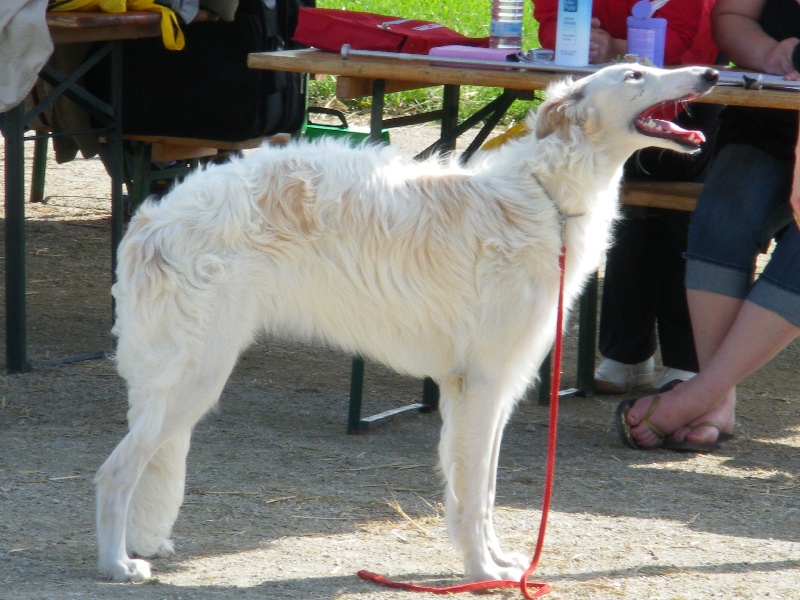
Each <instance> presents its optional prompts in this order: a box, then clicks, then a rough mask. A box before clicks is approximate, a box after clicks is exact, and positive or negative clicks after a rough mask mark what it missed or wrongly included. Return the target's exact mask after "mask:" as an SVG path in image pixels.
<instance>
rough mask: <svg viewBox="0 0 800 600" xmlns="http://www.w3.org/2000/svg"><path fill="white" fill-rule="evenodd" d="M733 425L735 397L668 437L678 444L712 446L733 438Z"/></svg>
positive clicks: (679, 428) (734, 419) (734, 421)
mask: <svg viewBox="0 0 800 600" xmlns="http://www.w3.org/2000/svg"><path fill="white" fill-rule="evenodd" d="M735 423H736V400H735V397H731V398H726V399H725V400H724V401H723V402H722V403H721V404H718V405H717V406H715V407H714V408H712V409H711V410H710V411H708V412H706V413H704V414H702V415H700V416H699V417H697V418H696V419H694V420H692V421H690V422H689V423H687V424H686V425H683V426H681V427H678V429H676V430H675V431H674V432H673V433H672V435H670V436H669V437H670V439H671V440H674V441H678V442H684V441H685V442H691V443H693V444H709V445H713V444H716V443H717V442H721V441H725V440H726V439H730V438H731V437H733V428H734V425H735Z"/></svg>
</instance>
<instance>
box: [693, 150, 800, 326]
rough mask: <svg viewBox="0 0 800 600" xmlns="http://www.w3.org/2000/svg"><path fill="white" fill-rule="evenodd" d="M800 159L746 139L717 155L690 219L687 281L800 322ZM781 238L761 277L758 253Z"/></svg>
mask: <svg viewBox="0 0 800 600" xmlns="http://www.w3.org/2000/svg"><path fill="white" fill-rule="evenodd" d="M792 168H793V163H792V161H791V160H781V159H778V158H776V157H774V156H772V155H770V154H767V153H766V152H763V151H761V150H759V149H757V148H754V147H752V146H749V145H745V144H731V145H729V146H725V147H724V148H723V149H722V150H721V151H720V153H719V155H718V156H717V157H716V158H715V159H714V163H713V165H712V168H711V171H710V172H709V174H708V178H707V179H706V182H705V184H704V185H703V191H702V193H701V194H700V197H699V198H698V200H697V208H696V209H695V211H694V213H693V214H692V220H691V224H690V227H689V245H688V247H687V251H686V254H685V256H686V260H687V263H686V288H687V289H693V290H702V291H708V292H714V293H717V294H722V295H724V296H729V297H732V298H741V299H747V300H749V301H751V302H753V303H755V304H757V305H759V306H761V307H763V308H766V309H768V310H771V311H773V312H776V313H778V314H779V315H780V316H782V317H783V318H785V319H786V320H788V321H789V322H791V323H792V324H794V325H797V326H800V231H798V228H797V226H796V225H795V224H794V222H793V220H792V210H791V206H790V204H789V194H790V192H791V181H792ZM773 238H775V240H776V244H775V247H774V249H773V250H772V255H771V257H770V259H769V262H768V263H767V266H766V267H765V268H764V270H763V272H762V273H761V274H760V275H759V277H758V278H757V279H756V277H755V264H756V258H757V256H758V254H760V253H763V252H765V251H766V250H767V249H768V248H769V244H770V241H771V240H772V239H773Z"/></svg>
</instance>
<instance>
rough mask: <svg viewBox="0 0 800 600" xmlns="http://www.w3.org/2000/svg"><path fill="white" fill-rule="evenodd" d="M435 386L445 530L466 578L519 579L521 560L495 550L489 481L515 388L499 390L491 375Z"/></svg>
mask: <svg viewBox="0 0 800 600" xmlns="http://www.w3.org/2000/svg"><path fill="white" fill-rule="evenodd" d="M440 389H441V402H440V408H441V412H442V420H443V426H442V436H441V440H440V443H439V457H440V460H441V466H442V470H443V471H444V476H445V479H446V481H447V487H446V491H445V522H446V524H447V530H448V533H449V534H450V536H451V537H452V539H453V541H454V542H455V544H456V546H458V548H459V549H460V550H461V551H462V552H463V553H464V563H465V571H466V576H467V578H469V579H471V580H484V579H513V580H518V579H519V578H520V577H521V576H522V573H523V571H524V565H522V564H521V562H523V561H520V560H518V559H517V557H512V556H508V557H506V556H505V555H503V554H502V553H501V552H500V550H499V548H498V543H497V538H496V535H495V533H494V527H493V525H492V509H493V506H494V482H493V480H492V479H493V478H494V477H495V476H496V473H497V457H498V452H499V447H500V441H501V438H502V431H503V428H504V426H505V424H506V421H507V420H508V417H509V415H510V413H511V409H512V408H513V405H514V400H515V398H514V391H513V390H504V389H503V387H502V386H501V385H499V384H498V382H497V381H496V380H495V379H494V378H491V377H483V378H481V377H475V376H471V375H470V376H467V377H460V376H455V377H451V378H449V379H448V380H446V381H444V382H441V383H440ZM496 558H497V559H501V560H496Z"/></svg>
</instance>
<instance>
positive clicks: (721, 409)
mask: <svg viewBox="0 0 800 600" xmlns="http://www.w3.org/2000/svg"><path fill="white" fill-rule="evenodd" d="M736 305H738V307H739V308H738V310H736V309H735V307H736ZM690 310H691V311H692V321H693V323H694V322H695V320H696V319H698V320H699V321H700V322H699V323H698V330H697V331H698V334H697V339H696V346H697V353H698V359H699V361H700V373H699V374H698V375H697V376H696V377H694V378H692V379H690V380H689V381H687V382H685V383H683V384H680V385H678V386H677V387H676V388H674V389H673V390H671V391H670V392H667V393H665V394H663V396H662V397H663V401H662V403H661V405H660V406H659V409H658V410H657V411H656V414H654V415H653V416H652V417H650V422H651V423H653V424H654V425H656V426H657V427H658V428H660V429H661V430H662V431H664V432H665V433H668V434H671V436H670V437H671V438H673V439H677V440H683V439H686V440H689V441H692V442H703V443H708V442H713V441H715V440H716V438H717V435H718V432H717V430H716V429H715V428H713V427H697V428H696V429H695V430H692V429H691V427H693V426H696V425H697V424H698V423H702V422H703V421H711V422H714V423H715V424H716V425H717V426H718V427H719V428H720V430H721V431H723V432H728V433H729V432H732V430H733V424H734V419H735V406H736V384H737V383H738V382H739V381H741V380H742V379H744V378H745V377H747V376H748V375H750V374H751V373H753V372H754V371H756V370H757V369H758V368H760V367H761V366H763V365H764V364H766V363H767V362H769V360H771V359H772V358H773V357H774V356H775V355H776V354H777V353H778V352H780V350H782V349H783V348H784V347H786V345H787V344H788V343H789V342H791V341H792V340H793V339H794V338H795V337H797V335H798V334H800V328H798V327H796V326H794V325H792V324H791V323H790V322H789V321H787V320H786V319H784V318H783V317H781V316H780V315H778V314H777V313H775V312H773V311H770V310H767V309H764V308H762V307H760V306H757V305H755V304H753V303H752V302H748V301H744V302H742V301H740V300H736V299H733V298H727V297H725V296H719V295H718V294H710V293H708V292H697V291H693V292H690ZM732 314H733V315H734V317H733V319H732V320H731V315H732ZM726 323H728V324H729V325H728V327H727V332H726V333H725V334H722V333H721V332H723V331H725V327H726ZM649 407H650V402H647V401H640V402H637V403H636V404H634V405H633V406H632V407H631V409H630V410H629V411H628V423H629V424H630V425H631V432H632V434H633V436H634V437H635V439H636V441H637V443H638V444H639V445H641V446H644V447H649V446H653V445H655V444H656V443H657V442H658V438H657V437H656V436H655V434H654V433H653V432H652V431H651V430H650V429H649V428H647V427H646V426H645V425H643V424H641V422H640V421H641V419H642V418H643V416H644V415H645V414H646V412H647V410H648V409H649ZM684 426H685V427H684Z"/></svg>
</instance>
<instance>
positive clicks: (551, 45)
mask: <svg viewBox="0 0 800 600" xmlns="http://www.w3.org/2000/svg"><path fill="white" fill-rule="evenodd" d="M533 18H534V19H535V20H536V22H537V23H538V24H539V31H538V33H537V36H538V38H539V45H540V46H541V47H542V48H548V49H549V50H555V47H556V25H557V23H558V0H536V1H535V2H534V3H533Z"/></svg>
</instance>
